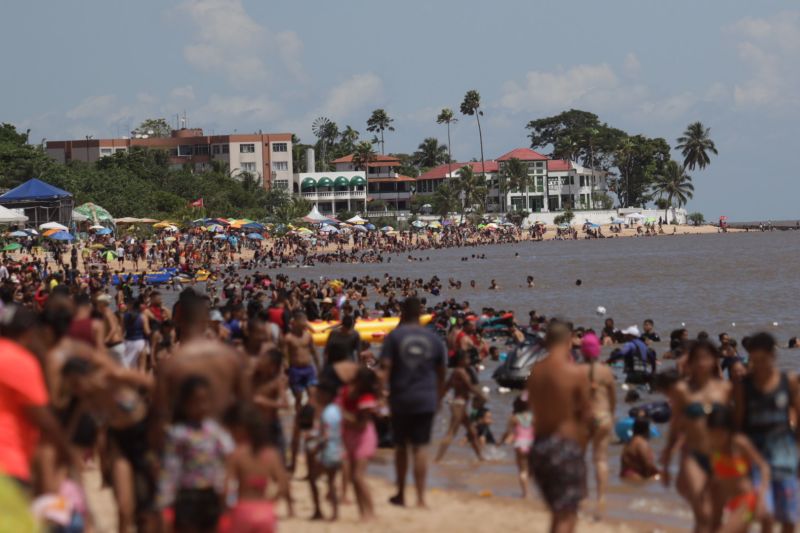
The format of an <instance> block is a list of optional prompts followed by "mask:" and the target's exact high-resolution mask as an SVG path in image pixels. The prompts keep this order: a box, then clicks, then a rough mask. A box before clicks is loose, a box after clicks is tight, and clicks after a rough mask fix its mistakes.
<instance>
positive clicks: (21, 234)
mask: <svg viewBox="0 0 800 533" xmlns="http://www.w3.org/2000/svg"><path fill="white" fill-rule="evenodd" d="M8 236H9V237H27V236H28V234H27V233H25V232H24V231H20V230H17V231H12V232H11V233H9V234H8Z"/></svg>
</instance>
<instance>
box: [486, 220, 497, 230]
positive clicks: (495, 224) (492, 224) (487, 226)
mask: <svg viewBox="0 0 800 533" xmlns="http://www.w3.org/2000/svg"><path fill="white" fill-rule="evenodd" d="M499 227H500V226H498V225H497V222H490V223H488V224H486V229H497V228H499Z"/></svg>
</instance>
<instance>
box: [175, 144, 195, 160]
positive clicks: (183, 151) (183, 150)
mask: <svg viewBox="0 0 800 533" xmlns="http://www.w3.org/2000/svg"><path fill="white" fill-rule="evenodd" d="M190 155H192V146H191V145H189V144H182V145H180V146H178V157H185V156H190Z"/></svg>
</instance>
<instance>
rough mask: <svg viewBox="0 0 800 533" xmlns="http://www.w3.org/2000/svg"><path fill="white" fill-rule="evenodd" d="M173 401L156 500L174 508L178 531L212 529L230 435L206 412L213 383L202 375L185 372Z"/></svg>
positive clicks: (230, 449) (219, 502)
mask: <svg viewBox="0 0 800 533" xmlns="http://www.w3.org/2000/svg"><path fill="white" fill-rule="evenodd" d="M176 406H177V407H176V409H175V417H174V420H175V422H174V423H173V424H172V426H170V428H169V430H168V431H167V441H166V444H165V449H164V457H163V471H162V475H161V479H160V481H159V487H158V489H159V492H158V495H159V504H160V507H161V508H162V509H166V508H169V507H172V508H173V510H174V518H175V524H174V528H173V531H175V532H176V533H183V532H192V533H198V532H212V531H216V530H217V523H218V522H219V518H220V516H221V514H222V508H223V505H222V494H223V491H224V483H225V461H226V459H227V457H228V456H229V455H230V454H231V453H232V452H233V448H234V445H233V440H232V439H231V436H230V435H229V434H228V432H227V431H225V430H224V429H223V428H222V426H220V425H219V424H217V422H215V421H214V420H213V419H212V418H211V416H210V415H211V410H212V405H211V385H210V384H209V382H208V380H207V379H206V378H204V377H201V376H197V375H192V376H189V377H187V378H186V380H185V381H184V382H183V383H182V384H181V387H180V390H179V391H178V398H177V402H176Z"/></svg>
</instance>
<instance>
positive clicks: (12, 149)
mask: <svg viewBox="0 0 800 533" xmlns="http://www.w3.org/2000/svg"><path fill="white" fill-rule="evenodd" d="M55 169H56V163H55V162H54V161H53V160H52V159H50V158H49V157H47V154H45V153H44V151H43V150H42V149H41V148H40V147H37V146H31V145H30V144H28V133H27V132H26V133H19V132H17V129H16V128H15V127H14V126H13V125H11V124H0V187H5V188H9V189H10V188H12V187H16V186H17V185H19V184H20V183H22V182H24V181H26V180H28V179H30V178H31V177H33V176H37V177H41V179H46V178H47V177H49V176H51V175H52V174H53V172H54V171H55Z"/></svg>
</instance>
